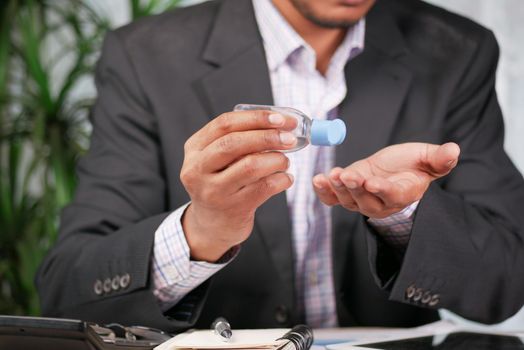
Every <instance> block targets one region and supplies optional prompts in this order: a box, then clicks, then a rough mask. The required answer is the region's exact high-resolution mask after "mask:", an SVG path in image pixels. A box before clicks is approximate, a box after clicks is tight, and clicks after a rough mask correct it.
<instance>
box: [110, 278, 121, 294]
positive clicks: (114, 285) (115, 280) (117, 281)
mask: <svg viewBox="0 0 524 350" xmlns="http://www.w3.org/2000/svg"><path fill="white" fill-rule="evenodd" d="M111 289H113V290H114V291H115V292H116V291H117V290H119V289H120V276H118V275H116V276H115V277H113V279H112V280H111Z"/></svg>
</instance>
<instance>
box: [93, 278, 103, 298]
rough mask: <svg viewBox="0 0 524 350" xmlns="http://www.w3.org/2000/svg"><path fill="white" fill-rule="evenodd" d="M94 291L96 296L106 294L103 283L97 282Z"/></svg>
mask: <svg viewBox="0 0 524 350" xmlns="http://www.w3.org/2000/svg"><path fill="white" fill-rule="evenodd" d="M93 290H94V291H95V294H96V295H102V293H103V292H104V287H103V285H102V281H100V280H96V282H95V285H94V286H93Z"/></svg>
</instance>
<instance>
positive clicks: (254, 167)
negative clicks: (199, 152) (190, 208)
mask: <svg viewBox="0 0 524 350" xmlns="http://www.w3.org/2000/svg"><path fill="white" fill-rule="evenodd" d="M288 168H289V158H288V157H286V156H285V155H284V154H283V153H281V152H265V153H256V154H250V155H247V156H245V157H243V158H241V159H240V160H238V161H237V162H235V163H233V164H232V165H231V166H229V167H227V168H226V169H224V171H222V172H220V173H219V174H218V175H216V181H217V183H218V185H217V186H221V188H223V191H224V192H225V193H228V194H231V193H235V192H237V191H239V190H240V189H242V188H243V187H245V186H248V185H250V184H252V183H254V182H256V181H258V180H260V179H262V178H264V177H266V176H269V175H271V174H274V173H277V172H284V171H286V170H287V169H288Z"/></svg>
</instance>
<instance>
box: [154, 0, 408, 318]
mask: <svg viewBox="0 0 524 350" xmlns="http://www.w3.org/2000/svg"><path fill="white" fill-rule="evenodd" d="M252 1H253V5H254V9H255V15H256V20H257V23H258V27H259V29H260V33H261V36H262V39H263V42H264V49H265V53H266V59H267V63H268V68H269V72H270V79H271V86H272V92H273V98H274V103H275V105H277V106H287V107H294V108H297V109H299V110H301V111H303V112H304V113H305V114H307V115H310V116H312V117H315V118H317V119H333V118H336V116H337V106H338V105H339V104H340V103H341V102H342V100H343V99H344V97H345V96H346V93H347V90H346V89H347V85H346V81H345V75H344V66H345V64H346V63H347V61H348V60H349V59H351V58H353V57H354V56H356V55H357V54H359V53H360V52H361V51H362V50H363V45H364V31H365V20H361V21H360V22H358V23H357V24H356V25H355V26H354V27H352V28H351V29H350V30H349V31H348V33H347V35H346V37H345V39H344V41H343V43H342V44H341V45H340V46H339V48H338V49H337V51H336V52H335V54H334V56H333V58H332V60H331V62H330V65H329V68H328V70H327V72H326V74H325V76H322V75H321V74H320V73H319V72H318V71H317V70H316V68H315V67H316V55H315V52H314V50H313V49H312V48H311V47H310V46H309V45H308V44H307V43H306V42H305V41H304V40H303V39H302V38H301V37H300V36H299V35H298V34H297V33H296V32H295V31H294V30H293V28H292V27H291V26H290V25H289V24H288V22H287V21H286V20H285V19H284V18H283V17H282V16H281V14H280V13H279V12H278V10H277V9H276V8H275V7H274V6H273V4H272V3H271V1H270V0H252ZM245 102H249V101H245ZM287 155H288V157H289V158H290V168H289V172H290V173H291V174H293V176H294V177H295V182H294V184H293V186H292V187H291V188H290V189H289V190H288V191H287V192H286V196H287V202H288V208H289V212H290V217H291V221H292V227H293V232H292V240H293V249H294V255H293V256H294V258H295V260H294V266H295V272H296V273H295V276H296V280H295V284H296V291H297V295H296V297H297V301H298V305H299V308H300V309H301V310H300V311H302V312H304V313H305V315H306V321H307V323H308V324H309V325H311V326H312V327H334V326H337V316H336V305H335V296H334V284H333V273H332V272H333V271H332V270H333V269H332V256H331V210H330V208H329V207H327V206H325V205H323V204H322V203H321V202H320V201H319V200H318V198H317V197H316V196H315V194H314V191H313V188H312V182H311V179H312V177H313V175H315V174H317V173H320V172H324V173H325V172H328V171H329V169H331V168H332V167H333V164H334V149H333V148H328V147H315V146H308V147H306V148H304V149H302V150H300V151H298V152H294V153H289V154H287ZM416 206H417V203H414V204H413V205H411V206H409V207H408V208H406V209H404V210H403V211H401V212H399V213H397V214H394V215H392V216H390V217H388V218H385V219H369V222H370V224H371V225H373V226H375V227H376V228H377V231H378V232H379V233H380V234H381V235H383V237H385V238H384V239H385V240H387V241H388V242H391V243H392V244H393V245H399V246H400V247H404V246H403V244H404V243H402V242H404V241H405V242H406V244H407V240H409V233H410V230H411V225H412V216H413V213H414V211H415V209H416ZM186 207H187V204H186V205H185V206H182V207H180V208H178V209H177V210H175V211H174V212H173V213H172V214H171V215H169V216H168V217H167V218H166V219H165V220H164V222H163V223H162V224H161V225H160V226H159V228H158V229H157V231H156V232H155V242H154V248H153V258H152V259H153V263H152V275H153V282H154V286H155V288H154V294H155V296H156V297H157V298H158V300H159V303H160V306H161V308H162V309H163V310H167V309H169V308H170V307H171V306H173V305H175V304H176V303H177V302H178V301H180V300H181V299H182V298H183V297H184V296H185V295H186V294H187V293H189V292H190V291H191V290H192V289H194V288H196V287H197V286H198V285H199V284H201V283H202V282H204V281H205V280H206V279H208V278H209V277H210V276H212V275H213V274H214V273H215V272H217V271H218V270H220V269H221V268H223V267H224V266H225V265H227V262H229V261H230V260H231V259H233V258H234V256H235V255H236V251H232V252H230V254H228V256H226V257H224V258H223V259H221V261H224V263H220V264H211V263H207V262H200V261H191V260H190V258H189V257H190V254H189V246H188V245H187V242H186V240H185V235H184V232H183V228H182V225H181V218H182V215H183V213H184V211H185V209H186ZM397 235H399V236H403V237H404V236H405V237H406V238H407V239H406V240H401V241H399V240H397V239H396V238H395V237H396V236H397Z"/></svg>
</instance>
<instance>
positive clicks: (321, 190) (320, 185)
mask: <svg viewBox="0 0 524 350" xmlns="http://www.w3.org/2000/svg"><path fill="white" fill-rule="evenodd" d="M313 189H314V190H315V193H316V194H317V196H318V198H319V199H320V201H321V202H322V203H324V204H325V205H329V206H332V205H336V204H339V202H338V198H337V196H336V195H335V193H333V191H332V190H331V187H330V186H329V180H328V178H327V177H326V175H324V174H318V175H316V176H315V177H314V178H313Z"/></svg>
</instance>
